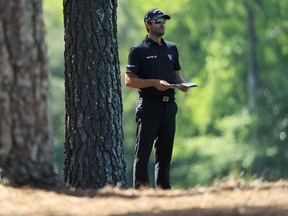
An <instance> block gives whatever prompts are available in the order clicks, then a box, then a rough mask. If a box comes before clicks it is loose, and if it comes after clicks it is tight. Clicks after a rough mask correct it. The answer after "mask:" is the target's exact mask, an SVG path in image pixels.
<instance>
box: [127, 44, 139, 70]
mask: <svg viewBox="0 0 288 216" xmlns="http://www.w3.org/2000/svg"><path fill="white" fill-rule="evenodd" d="M139 68H140V53H139V48H137V47H132V48H131V49H130V52H129V56H128V63H127V65H126V73H129V72H132V73H134V74H136V75H138V73H139Z"/></svg>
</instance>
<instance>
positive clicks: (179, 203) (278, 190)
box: [0, 181, 288, 216]
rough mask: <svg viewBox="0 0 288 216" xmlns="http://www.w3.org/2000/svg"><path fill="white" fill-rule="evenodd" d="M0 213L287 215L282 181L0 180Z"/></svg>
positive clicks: (287, 201) (287, 197)
mask: <svg viewBox="0 0 288 216" xmlns="http://www.w3.org/2000/svg"><path fill="white" fill-rule="evenodd" d="M0 215H1V216H2V215H3V216H4V215H5V216H10V215H13V216H14V215H17V216H24V215H25V216H26V215H29V216H34V215H35V216H42V215H44V216H46V215H53V216H58V215H59V216H60V215H61V216H62V215H63V216H66V215H69V216H70V215H71V216H72V215H73V216H74V215H76V216H78V215H79V216H82V215H83V216H86V215H87V216H94V215H95V216H98V215H119V216H120V215H123V216H124V215H126V216H138V215H139V216H140V215H154V216H160V215H165V216H172V215H173V216H174V215H181V216H183V215H189V216H208V215H209V216H212V215H213V216H216V215H217V216H222V215H224V216H226V215H249V216H251V215H253V216H254V215H255V216H256V215H257V216H268V215H269V216H275V215H277V216H285V215H287V216H288V182H287V181H278V182H273V183H268V182H260V181H253V182H249V183H247V182H239V181H228V182H225V183H215V184H214V185H213V186H211V187H195V188H192V189H189V190H171V191H159V190H157V191H156V190H153V189H149V190H141V191H136V190H133V189H128V190H120V189H117V188H109V187H107V188H104V189H101V190H98V191H81V192H79V191H73V190H40V189H33V188H28V187H22V188H12V187H7V186H3V185H0Z"/></svg>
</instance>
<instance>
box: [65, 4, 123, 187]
mask: <svg viewBox="0 0 288 216" xmlns="http://www.w3.org/2000/svg"><path fill="white" fill-rule="evenodd" d="M116 8H117V1H116V0H109V1H106V0H105V1H104V0H102V1H95V0H82V1H77V0H64V26H65V103H66V137H65V138H66V139H65V147H64V168H63V171H64V181H65V183H66V185H69V186H73V187H78V188H96V189H97V188H101V187H103V186H105V185H107V184H112V185H116V184H119V183H120V184H121V185H122V186H123V187H125V185H126V177H125V169H126V164H125V161H124V146H123V140H124V135H123V129H122V97H121V82H120V66H119V59H118V50H117V48H118V44H117V26H116Z"/></svg>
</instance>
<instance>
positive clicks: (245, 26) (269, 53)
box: [44, 0, 288, 188]
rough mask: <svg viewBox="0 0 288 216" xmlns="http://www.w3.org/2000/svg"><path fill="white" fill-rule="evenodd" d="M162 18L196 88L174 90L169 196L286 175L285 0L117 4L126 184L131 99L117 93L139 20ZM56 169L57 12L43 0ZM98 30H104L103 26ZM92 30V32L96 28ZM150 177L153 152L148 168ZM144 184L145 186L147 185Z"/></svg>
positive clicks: (61, 104)
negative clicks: (154, 14)
mask: <svg viewBox="0 0 288 216" xmlns="http://www.w3.org/2000/svg"><path fill="white" fill-rule="evenodd" d="M154 7H158V8H160V9H161V10H163V11H164V12H165V13H167V14H169V15H171V17H172V19H171V20H169V21H168V22H167V24H166V33H165V35H164V39H166V40H169V41H172V42H174V43H175V44H176V45H177V46H178V50H179V54H180V63H181V66H182V74H183V76H184V77H185V78H186V80H187V81H193V82H196V83H198V84H199V87H198V88H193V89H190V90H189V92H188V93H182V92H177V93H176V98H177V101H178V109H179V110H178V116H177V131H176V138H175V147H174V154H173V161H172V165H171V181H172V185H173V186H175V187H176V188H189V187H193V186H195V185H207V184H210V183H212V182H213V181H214V180H215V179H223V178H226V177H231V176H232V177H236V178H245V179H248V180H249V179H254V178H263V179H265V180H277V179H285V178H287V177H288V167H287V163H288V152H287V150H286V148H287V144H288V143H287V140H288V137H287V135H288V79H287V72H288V63H287V59H288V58H287V57H288V13H287V11H288V2H287V1H286V0H213V1H211V0H201V1H199V0H178V1H169V0H168V1H155V0H150V1H147V0H146V1H144V0H119V1H118V16H117V20H118V45H119V57H120V64H121V65H120V66H121V77H122V97H123V127H124V135H125V141H124V143H125V158H126V163H127V178H128V186H131V181H132V166H133V154H134V153H133V152H134V143H135V120H134V115H135V105H136V101H137V96H138V95H137V91H136V90H135V89H128V88H126V87H125V85H124V74H125V66H126V63H127V57H128V52H129V49H130V48H131V46H133V45H134V44H136V43H138V42H140V41H141V40H143V38H144V37H145V36H146V34H147V32H146V29H145V27H144V23H143V17H144V14H145V13H146V11H147V10H149V9H151V8H154ZM44 18H45V25H46V32H47V34H46V41H47V46H48V58H49V70H50V83H51V88H50V90H51V97H52V100H51V118H52V119H53V120H52V122H53V130H54V132H53V142H54V146H55V167H56V171H57V172H58V173H59V175H62V166H63V148H64V147H63V143H64V137H65V117H64V116H65V101H64V94H65V90H64V26H63V5H62V1H59V0H49V1H48V0H44ZM104 24H105V23H104ZM95 28H97V26H95ZM150 168H151V169H150V170H151V176H153V154H152V158H151V164H150ZM152 181H153V180H152Z"/></svg>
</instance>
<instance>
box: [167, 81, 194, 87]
mask: <svg viewBox="0 0 288 216" xmlns="http://www.w3.org/2000/svg"><path fill="white" fill-rule="evenodd" d="M181 86H184V87H187V88H192V87H197V86H198V85H197V84H196V83H193V82H186V83H180V84H170V88H180V87H181Z"/></svg>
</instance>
